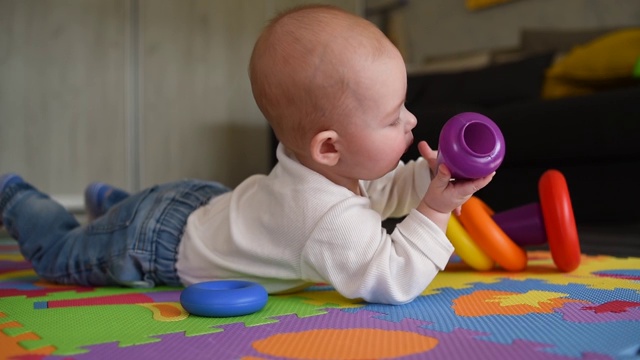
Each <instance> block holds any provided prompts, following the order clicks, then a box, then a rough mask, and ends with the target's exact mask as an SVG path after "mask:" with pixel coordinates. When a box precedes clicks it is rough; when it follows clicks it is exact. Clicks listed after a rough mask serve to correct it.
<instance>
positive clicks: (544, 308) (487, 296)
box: [453, 290, 585, 316]
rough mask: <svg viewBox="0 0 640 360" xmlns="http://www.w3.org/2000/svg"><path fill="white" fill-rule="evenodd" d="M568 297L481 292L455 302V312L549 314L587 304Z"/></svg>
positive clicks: (542, 292) (558, 294)
mask: <svg viewBox="0 0 640 360" xmlns="http://www.w3.org/2000/svg"><path fill="white" fill-rule="evenodd" d="M567 296H568V295H567V294H563V293H556V292H550V291H529V292H526V293H516V292H509V291H494V290H479V291H475V292H473V293H472V294H469V295H464V296H461V297H459V298H457V299H455V300H453V310H454V311H455V313H456V314H457V315H459V316H487V315H525V314H532V313H538V314H548V313H553V312H554V309H557V308H561V307H563V306H564V304H566V303H573V302H577V303H585V302H584V301H579V300H571V299H566V297H567Z"/></svg>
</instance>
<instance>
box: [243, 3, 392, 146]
mask: <svg viewBox="0 0 640 360" xmlns="http://www.w3.org/2000/svg"><path fill="white" fill-rule="evenodd" d="M390 44H391V43H390V42H389V41H388V39H387V38H386V37H385V36H384V34H383V33H382V32H380V30H378V29H377V28H376V27H375V26H374V25H373V24H372V23H370V22H369V21H367V20H365V19H363V18H360V17H358V16H356V15H354V14H351V13H349V12H347V11H345V10H342V9H340V8H338V7H333V6H329V5H311V6H308V5H307V6H300V7H296V8H293V9H291V10H288V11H285V12H283V13H281V14H279V15H278V16H276V17H275V18H274V19H273V20H271V21H270V22H269V24H268V25H267V26H266V28H265V29H264V31H263V32H262V34H261V35H260V37H259V38H258V40H257V42H256V44H255V47H254V49H253V53H252V55H251V60H250V64H249V77H250V80H251V88H252V91H253V96H254V98H255V100H256V103H257V105H258V107H259V108H260V110H261V111H262V113H263V115H264V116H265V118H266V119H267V121H268V122H269V124H270V125H271V127H272V128H273V130H274V132H275V134H276V137H277V138H278V140H279V141H281V142H282V143H283V144H284V145H285V146H287V147H288V148H290V149H297V150H302V149H303V148H304V147H305V146H306V144H308V141H309V140H310V139H311V138H312V137H313V136H314V135H315V134H316V133H318V132H320V131H323V130H327V129H331V128H332V127H334V126H338V125H339V123H340V122H342V121H343V120H346V119H343V118H344V117H345V116H347V114H349V113H350V112H349V111H350V110H351V109H350V107H351V106H352V105H353V104H352V101H347V100H348V99H349V89H350V79H351V78H352V77H353V76H355V75H354V74H353V73H354V72H356V71H357V69H358V63H359V62H362V61H369V59H375V58H377V57H379V56H380V55H381V54H382V53H383V52H384V51H385V49H387V47H388V46H389V45H390Z"/></svg>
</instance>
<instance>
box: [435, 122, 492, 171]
mask: <svg viewBox="0 0 640 360" xmlns="http://www.w3.org/2000/svg"><path fill="white" fill-rule="evenodd" d="M504 153H505V145H504V137H503V136H502V132H501V131H500V128H498V125H496V123H494V122H493V121H492V120H491V119H489V118H488V117H486V116H484V115H482V114H478V113H474V112H463V113H460V114H458V115H455V116H454V117H452V118H451V119H449V120H448V121H447V122H446V123H445V124H444V126H443V127H442V130H441V131H440V139H439V143H438V164H441V163H443V164H445V165H446V166H447V167H448V168H449V170H450V171H451V176H452V178H454V179H477V178H481V177H483V176H487V175H489V174H491V173H492V172H494V171H495V170H496V169H497V168H498V167H499V166H500V164H502V160H503V159H504Z"/></svg>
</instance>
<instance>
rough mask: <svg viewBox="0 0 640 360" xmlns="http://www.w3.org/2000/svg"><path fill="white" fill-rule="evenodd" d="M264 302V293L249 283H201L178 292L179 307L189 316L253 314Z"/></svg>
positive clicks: (258, 287)
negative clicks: (189, 314)
mask: <svg viewBox="0 0 640 360" xmlns="http://www.w3.org/2000/svg"><path fill="white" fill-rule="evenodd" d="M267 298H268V295H267V290H266V289H265V288H264V287H263V286H262V285H260V284H257V283H254V282H251V281H242V280H220V281H205V282H201V283H197V284H193V285H190V286H188V287H187V288H185V289H184V290H182V293H181V294H180V304H182V307H183V308H184V309H185V310H187V311H188V312H189V313H191V314H193V315H198V316H209V317H229V316H241V315H248V314H251V313H254V312H256V311H258V310H260V309H262V308H263V307H264V306H265V305H266V304H267Z"/></svg>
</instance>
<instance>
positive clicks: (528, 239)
mask: <svg viewBox="0 0 640 360" xmlns="http://www.w3.org/2000/svg"><path fill="white" fill-rule="evenodd" d="M538 196H539V198H540V202H539V203H531V204H526V205H523V206H520V207H517V208H514V209H510V210H507V211H502V212H500V213H497V214H495V215H493V220H494V221H495V222H496V223H497V224H498V226H500V228H501V229H502V230H504V232H505V233H506V234H508V235H509V237H510V238H511V239H512V240H513V241H514V242H515V243H516V244H518V245H519V246H521V247H523V246H527V245H539V244H545V243H548V245H549V250H550V252H551V257H552V258H553V262H554V263H555V264H556V267H557V268H558V269H560V270H561V271H564V272H569V271H573V270H575V269H576V268H577V267H578V265H580V241H579V239H578V230H577V228H576V222H575V218H574V215H573V207H572V206H571V198H570V197H569V189H568V187H567V182H566V180H565V178H564V176H563V175H562V173H561V172H560V171H558V170H554V169H551V170H547V171H545V172H544V173H543V174H542V176H541V177H540V180H539V181H538Z"/></svg>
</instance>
